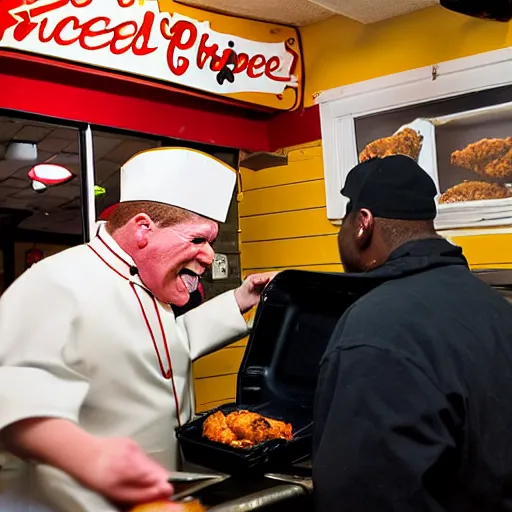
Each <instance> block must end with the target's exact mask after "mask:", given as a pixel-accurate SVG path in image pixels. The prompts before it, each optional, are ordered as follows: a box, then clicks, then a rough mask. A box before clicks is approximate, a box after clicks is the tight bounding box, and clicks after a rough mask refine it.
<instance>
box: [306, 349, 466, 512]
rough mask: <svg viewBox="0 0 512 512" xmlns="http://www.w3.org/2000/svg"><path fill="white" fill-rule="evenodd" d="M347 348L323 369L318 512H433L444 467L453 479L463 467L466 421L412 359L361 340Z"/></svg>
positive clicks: (319, 396) (328, 359) (319, 400)
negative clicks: (459, 456) (461, 431)
mask: <svg viewBox="0 0 512 512" xmlns="http://www.w3.org/2000/svg"><path fill="white" fill-rule="evenodd" d="M366 341H367V340H365V343H366ZM345 347H347V345H345V344H344V348H343V349H336V350H333V351H332V352H330V353H329V354H328V355H327V356H326V357H325V358H324V360H323V363H322V367H321V370H320V380H319V385H318V389H317V396H316V404H315V434H314V459H313V479H314V486H315V493H316V499H317V510H318V512H328V511H330V510H332V509H333V507H339V508H340V509H342V510H343V511H344V512H360V511H361V510H364V511H365V512H382V511H383V510H390V511H391V510H393V511H394V512H414V511H417V510H427V509H428V510H430V509H431V508H432V506H431V505H432V503H434V502H435V501H437V500H441V501H442V491H443V490H442V489H440V488H439V487H440V485H443V484H440V482H439V479H437V480H436V482H435V485H436V486H435V487H433V486H431V485H430V484H431V480H430V478H431V475H432V474H436V473H437V469H439V468H442V469H440V471H441V473H442V474H444V471H446V472H447V473H446V474H449V473H450V469H451V467H452V465H453V464H456V446H455V441H454V434H455V433H456V432H457V430H458V428H459V425H460V419H459V418H457V415H456V414H455V412H454V409H455V408H454V407H453V403H448V401H447V399H446V397H445V396H444V394H443V393H442V392H441V391H440V390H439V389H438V388H437V386H436V385H435V383H434V382H433V381H432V379H431V378H430V377H429V376H428V375H427V374H426V373H425V371H423V370H422V369H421V368H420V367H418V366H417V365H416V364H415V362H413V361H411V360H410V359H409V358H408V357H407V356H405V355H402V354H398V353H396V352H393V351H390V350H387V349H383V348H379V347H375V346H371V345H361V344H360V340H359V344H357V345H356V344H354V345H353V346H352V347H350V346H348V348H345ZM453 400H456V398H453ZM461 406H462V404H461ZM445 485H450V482H449V481H448V479H447V480H446V483H445ZM439 491H440V492H441V496H439V495H437V493H438V492H439Z"/></svg>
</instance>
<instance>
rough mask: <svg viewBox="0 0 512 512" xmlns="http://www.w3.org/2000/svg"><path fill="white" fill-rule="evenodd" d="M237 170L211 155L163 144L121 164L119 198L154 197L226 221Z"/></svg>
mask: <svg viewBox="0 0 512 512" xmlns="http://www.w3.org/2000/svg"><path fill="white" fill-rule="evenodd" d="M235 184H236V171H235V170H234V169H233V168H232V167H230V166H229V165H227V164H225V163H224V162H221V161H220V160H218V159H217V158H214V157H213V156H211V155H208V154H206V153H203V152H201V151H196V150H194V149H189V148H179V147H165V148H155V149H149V150H147V151H142V152H141V153H137V154H136V155H135V156H133V157H132V158H130V160H128V161H127V162H126V163H125V164H124V165H123V166H122V168H121V202H126V201H155V202H158V203H164V204H168V205H171V206H177V207H178V208H183V209H185V210H189V211H191V212H194V213H197V214H199V215H202V216H203V217H208V218H209V219H213V220H216V221H218V222H225V221H226V217H227V214H228V210H229V205H230V203H231V198H232V196H233V190H234V188H235Z"/></svg>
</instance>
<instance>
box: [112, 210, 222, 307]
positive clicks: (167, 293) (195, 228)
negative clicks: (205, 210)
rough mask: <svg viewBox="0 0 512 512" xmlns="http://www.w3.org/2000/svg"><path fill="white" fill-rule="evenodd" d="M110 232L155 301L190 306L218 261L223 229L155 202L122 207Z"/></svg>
mask: <svg viewBox="0 0 512 512" xmlns="http://www.w3.org/2000/svg"><path fill="white" fill-rule="evenodd" d="M106 228H107V231H108V232H109V233H110V234H111V236H112V237H113V238H114V240H116V242H117V243H118V244H119V245H120V246H121V247H122V248H123V249H124V250H125V251H126V252H127V253H128V254H129V255H130V256H131V257H132V259H133V261H134V263H135V265H136V266H137V269H138V273H139V277H140V279H141V281H142V282H143V283H144V284H145V286H147V287H148V289H150V290H151V291H152V292H153V293H154V294H155V296H156V297H157V298H158V299H160V300H162V301H164V302H169V303H172V304H175V305H176V306H184V305H185V304H186V303H187V302H188V300H189V297H190V293H191V292H193V291H194V290H195V289H196V288H197V285H198V280H199V276H201V275H202V274H203V273H204V271H205V270H206V268H208V267H209V266H210V265H211V264H212V262H213V258H214V252H213V249H212V243H213V242H214V240H215V238H216V237H217V234H218V224H217V223H216V222H215V221H213V220H210V219H207V218H205V217H201V216H200V215H197V214H195V213H191V212H189V211H187V210H183V209H181V208H176V207H174V206H169V205H165V204H161V203H155V202H151V201H133V202H125V203H119V204H118V205H117V207H116V208H115V210H114V212H113V213H112V215H111V217H110V218H109V219H108V221H107V225H106Z"/></svg>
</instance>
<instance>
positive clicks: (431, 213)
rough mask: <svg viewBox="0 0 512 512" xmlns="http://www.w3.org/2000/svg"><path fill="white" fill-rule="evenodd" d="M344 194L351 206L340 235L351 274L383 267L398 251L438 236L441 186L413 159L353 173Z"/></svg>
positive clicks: (377, 162) (392, 159) (375, 163)
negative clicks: (438, 201) (414, 241)
mask: <svg viewBox="0 0 512 512" xmlns="http://www.w3.org/2000/svg"><path fill="white" fill-rule="evenodd" d="M341 193H342V194H343V195H344V196H345V197H347V198H348V200H349V203H348V205H347V210H346V213H345V217H344V219H343V224H342V227H341V229H340V232H339V235H338V245H339V250H340V256H341V260H342V263H343V266H344V268H345V270H346V271H348V272H366V271H368V270H372V269H374V268H376V267H379V266H380V265H382V264H383V263H385V261H386V260H387V259H388V257H389V255H390V254H391V252H393V251H394V250H395V249H396V248H397V247H399V246H401V245H403V244H404V243H406V242H409V241H411V240H417V239H421V238H432V237H436V236H437V234H436V231H435V228H434V218H435V216H436V204H435V196H436V195H437V191H436V186H435V184H434V182H433V181H432V179H431V178H430V176H429V175H428V174H427V173H426V172H425V171H424V170H423V169H422V168H421V167H420V166H419V165H418V164H417V163H416V162H415V161H414V160H412V159H411V158H409V157H406V156H402V155H396V156H389V157H386V158H382V159H380V158H375V159H373V160H369V161H367V162H364V163H362V164H359V165H357V166H356V167H354V169H352V170H351V171H350V173H349V174H348V176H347V180H346V182H345V186H344V188H343V190H342V191H341Z"/></svg>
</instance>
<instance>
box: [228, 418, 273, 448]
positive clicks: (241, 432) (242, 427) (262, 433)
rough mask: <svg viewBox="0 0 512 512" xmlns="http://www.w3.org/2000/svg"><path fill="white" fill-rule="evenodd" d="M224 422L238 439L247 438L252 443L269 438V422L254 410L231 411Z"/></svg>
mask: <svg viewBox="0 0 512 512" xmlns="http://www.w3.org/2000/svg"><path fill="white" fill-rule="evenodd" d="M226 422H227V424H228V427H229V428H230V429H231V430H232V431H233V432H234V433H235V435H236V437H237V438H238V439H247V440H248V441H251V442H252V443H254V444H259V443H262V442H263V441H266V440H267V439H270V438H269V432H270V423H269V422H268V421H267V420H266V419H265V418H264V417H263V416H261V415H260V414H257V413H255V412H249V411H235V412H232V413H231V414H228V416H227V417H226Z"/></svg>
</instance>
